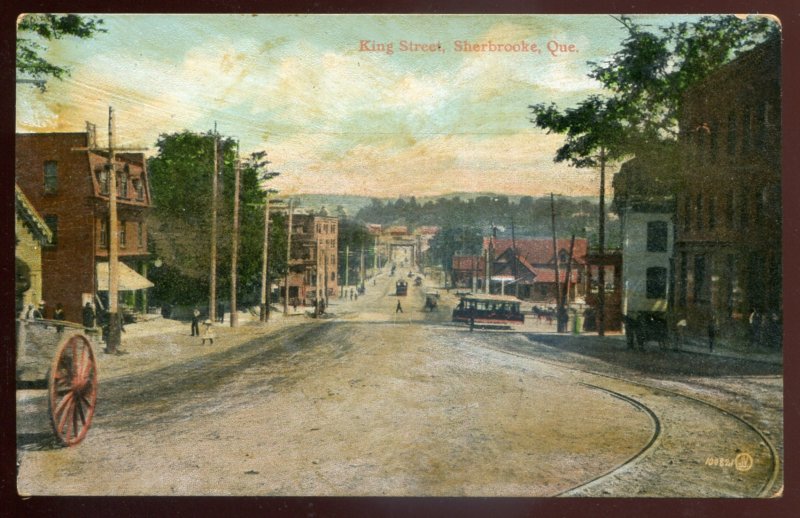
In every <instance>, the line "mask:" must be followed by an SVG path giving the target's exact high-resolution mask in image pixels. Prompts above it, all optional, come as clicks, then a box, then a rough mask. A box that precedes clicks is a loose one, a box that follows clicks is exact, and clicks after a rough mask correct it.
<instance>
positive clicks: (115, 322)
mask: <svg viewBox="0 0 800 518" xmlns="http://www.w3.org/2000/svg"><path fill="white" fill-rule="evenodd" d="M114 158H115V157H114V108H112V107H111V106H109V107H108V183H109V185H108V226H109V236H108V342H106V352H107V353H111V354H113V353H116V352H117V348H118V347H119V345H120V341H121V336H120V325H119V313H118V311H119V309H118V307H117V298H118V297H119V295H118V294H119V291H118V285H117V283H118V281H119V268H118V266H119V265H118V264H117V263H118V261H119V236H118V232H119V227H118V225H119V223H118V221H117V170H116V167H114Z"/></svg>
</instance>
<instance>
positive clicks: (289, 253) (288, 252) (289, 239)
mask: <svg viewBox="0 0 800 518" xmlns="http://www.w3.org/2000/svg"><path fill="white" fill-rule="evenodd" d="M293 203H294V200H289V221H288V226H289V229H288V231H287V234H286V273H284V275H283V314H284V315H288V314H289V270H290V269H291V265H292V211H293Z"/></svg>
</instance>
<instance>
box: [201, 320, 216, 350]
mask: <svg viewBox="0 0 800 518" xmlns="http://www.w3.org/2000/svg"><path fill="white" fill-rule="evenodd" d="M214 336H215V335H214V324H212V323H211V320H206V321H204V322H203V336H202V341H201V342H200V345H205V344H206V340H208V341H209V343H210V344H211V345H214Z"/></svg>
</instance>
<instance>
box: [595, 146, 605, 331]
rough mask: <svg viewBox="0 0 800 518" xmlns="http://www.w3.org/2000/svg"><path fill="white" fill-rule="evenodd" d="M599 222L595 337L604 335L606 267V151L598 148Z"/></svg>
mask: <svg viewBox="0 0 800 518" xmlns="http://www.w3.org/2000/svg"><path fill="white" fill-rule="evenodd" d="M599 211H600V221H599V227H598V233H599V236H598V245H599V246H598V255H599V256H600V263H601V264H600V271H599V272H598V276H597V277H598V279H597V282H598V284H599V285H600V286H598V291H597V335H598V336H604V335H605V334H606V325H605V321H606V314H605V313H606V265H605V262H604V261H605V257H604V256H605V242H606V149H605V148H604V147H601V148H600V207H599Z"/></svg>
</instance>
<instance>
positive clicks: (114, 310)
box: [72, 106, 146, 354]
mask: <svg viewBox="0 0 800 518" xmlns="http://www.w3.org/2000/svg"><path fill="white" fill-rule="evenodd" d="M87 132H88V133H89V140H90V141H89V142H87V146H86V147H79V148H72V151H86V152H90V151H91V152H98V151H106V152H108V159H107V161H106V170H107V172H108V227H109V229H108V308H107V309H108V311H107V312H108V322H107V325H108V337H107V339H106V348H105V352H106V353H109V354H115V353H117V349H118V347H119V345H120V341H121V336H120V331H121V328H120V315H119V305H118V298H119V221H118V218H117V171H116V168H115V161H116V153H117V152H118V151H146V149H145V148H129V147H124V148H117V147H116V146H115V145H114V108H112V107H111V106H109V107H108V148H107V149H99V148H97V147H96V134H95V131H94V125H92V130H91V131H89V125H88V123H87Z"/></svg>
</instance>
